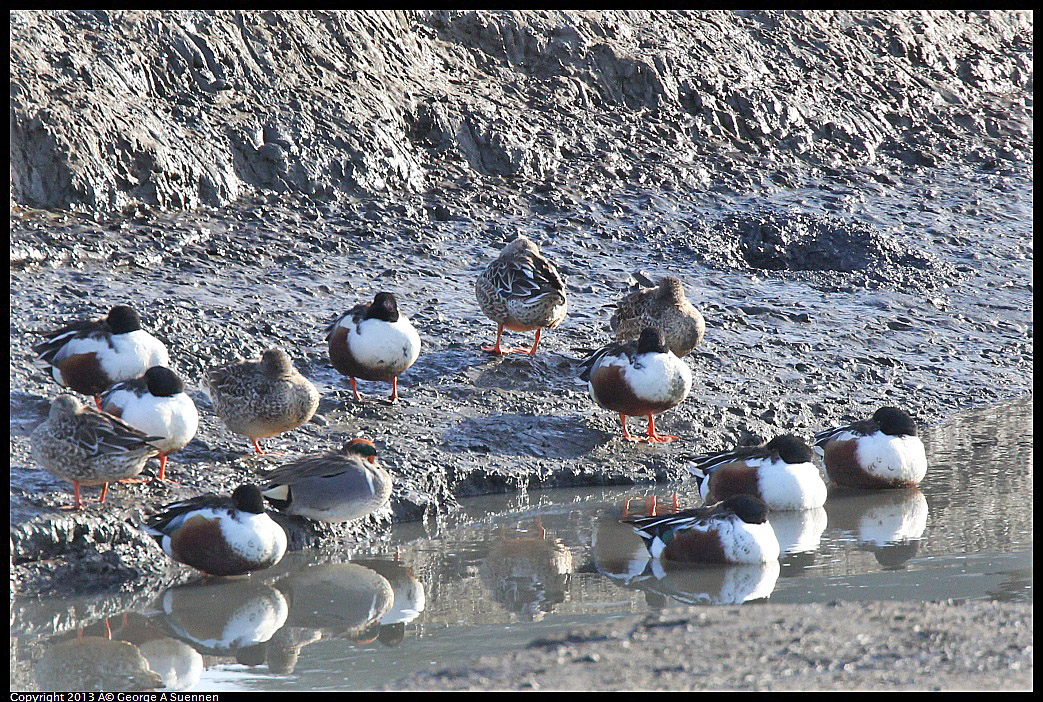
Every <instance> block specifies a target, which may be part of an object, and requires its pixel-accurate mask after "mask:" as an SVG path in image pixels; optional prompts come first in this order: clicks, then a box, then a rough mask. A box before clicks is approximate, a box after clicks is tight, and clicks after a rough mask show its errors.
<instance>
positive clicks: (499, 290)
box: [474, 236, 569, 356]
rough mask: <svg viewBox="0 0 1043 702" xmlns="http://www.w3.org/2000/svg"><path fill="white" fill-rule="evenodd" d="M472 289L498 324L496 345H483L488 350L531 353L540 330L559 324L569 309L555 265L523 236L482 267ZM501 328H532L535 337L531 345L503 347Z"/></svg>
mask: <svg viewBox="0 0 1043 702" xmlns="http://www.w3.org/2000/svg"><path fill="white" fill-rule="evenodd" d="M474 291H475V294H476V295H477V297H478V305H479V306H480V307H481V308H482V312H483V313H484V314H485V316H486V317H488V318H489V319H491V320H493V321H494V322H496V324H497V330H496V345H495V346H483V347H482V351H487V352H489V353H497V354H509V353H526V354H529V355H530V356H531V355H534V354H535V353H536V347H537V346H539V345H540V334H542V333H543V330H544V329H553V328H554V327H556V326H558V325H559V324H561V322H562V320H563V319H565V315H566V314H568V310H569V304H568V300H567V299H566V297H565V281H564V280H563V279H562V277H561V275H560V274H559V273H558V269H557V267H556V266H555V265H554V264H553V263H551V262H550V260H548V259H547V258H546V257H544V256H543V255H542V254H540V250H539V248H537V246H536V244H534V243H532V241H531V240H530V239H528V238H527V237H524V236H519V237H518V238H517V239H515V240H514V241H512V242H511V243H510V244H508V245H507V246H506V247H504V249H503V251H501V252H500V256H499V258H497V259H496V260H495V261H493V262H492V263H490V264H489V265H488V266H487V267H486V269H485V270H484V271H482V273H481V275H479V276H478V280H477V281H476V282H475V286H474ZM504 329H507V330H509V331H517V332H527V331H532V330H533V329H535V330H536V340H535V342H533V344H532V348H531V349H512V348H503V347H501V346H500V339H501V337H502V336H503V330H504Z"/></svg>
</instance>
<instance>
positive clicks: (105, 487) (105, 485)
mask: <svg viewBox="0 0 1043 702" xmlns="http://www.w3.org/2000/svg"><path fill="white" fill-rule="evenodd" d="M108 494H109V484H108V483H102V484H101V497H99V498H98V502H104V501H105V496H106V495H108Z"/></svg>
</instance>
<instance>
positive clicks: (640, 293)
mask: <svg viewBox="0 0 1043 702" xmlns="http://www.w3.org/2000/svg"><path fill="white" fill-rule="evenodd" d="M609 326H610V327H611V329H612V331H613V332H614V333H615V335H616V339H618V340H620V341H628V340H630V339H636V338H637V337H638V336H640V334H641V331H642V330H643V329H644V328H645V327H655V328H656V329H658V330H659V331H661V332H663V336H664V337H665V339H666V346H667V348H669V349H670V350H671V351H672V352H673V354H674V355H675V356H677V357H678V358H681V357H682V356H685V355H687V354H688V353H690V352H691V351H692V349H694V348H695V347H696V346H698V345H699V344H700V343H701V342H702V340H703V337H704V336H705V335H706V321H705V320H704V319H703V316H702V315H701V314H699V310H697V309H695V307H693V306H692V303H690V302H689V301H688V298H687V297H685V294H684V286H682V285H681V281H680V280H678V279H677V278H663V279H662V280H660V281H659V284H658V285H657V286H655V287H654V288H644V289H642V290H637V291H635V292H632V293H630V294H629V295H627V296H626V297H624V298H623V299H622V300H620V301H619V304H618V305H617V306H616V311H615V313H614V314H613V315H612V319H611V320H610V321H609Z"/></svg>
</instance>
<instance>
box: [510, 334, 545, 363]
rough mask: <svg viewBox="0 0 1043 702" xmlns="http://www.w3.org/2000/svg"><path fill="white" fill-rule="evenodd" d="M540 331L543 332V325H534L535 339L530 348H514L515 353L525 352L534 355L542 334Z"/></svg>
mask: <svg viewBox="0 0 1043 702" xmlns="http://www.w3.org/2000/svg"><path fill="white" fill-rule="evenodd" d="M542 333H543V327H536V341H534V342H533V344H532V348H531V349H529V350H527V351H526V350H524V349H514V352H515V353H526V354H529V355H530V356H535V355H536V347H537V346H539V345H540V334H542Z"/></svg>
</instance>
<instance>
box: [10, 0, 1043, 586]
mask: <svg viewBox="0 0 1043 702" xmlns="http://www.w3.org/2000/svg"><path fill="white" fill-rule="evenodd" d="M1026 61H1027V63H1026ZM797 66H799V67H800V70H799V71H798V70H795V67H797ZM11 70H12V84H13V85H12V101H11V104H12V151H11V167H12V177H13V183H12V198H13V200H14V201H15V202H16V203H17V206H16V207H14V208H13V209H12V214H11V227H12V233H11V257H12V267H11V305H12V311H11V354H12V362H11V367H10V381H11V400H10V407H11V462H12V471H11V503H12V507H11V524H12V542H13V561H14V566H15V567H14V569H13V573H12V578H13V580H14V583H15V585H16V586H17V587H18V589H19V591H21V592H24V593H27V594H31V593H40V592H72V591H86V590H90V589H96V588H122V589H125V590H128V591H129V590H133V589H136V588H138V587H141V586H142V585H143V583H146V582H147V583H149V586H150V587H152V586H157V587H158V586H159V585H160V584H166V583H169V582H171V581H173V580H176V579H178V578H185V577H189V575H188V574H187V572H186V571H184V570H176V569H172V567H171V565H170V563H169V562H168V561H167V560H166V559H165V558H164V557H162V556H161V555H160V554H159V552H158V550H157V549H156V548H155V547H154V545H153V544H151V543H149V542H147V541H146V540H145V539H144V538H143V537H142V536H141V535H140V533H139V532H138V531H137V530H136V529H135V528H133V525H135V524H137V523H139V522H140V521H141V519H142V518H143V516H145V515H147V514H150V513H152V511H154V510H155V509H156V508H157V507H158V506H159V505H161V504H163V503H165V502H168V501H171V500H174V499H177V498H179V497H183V496H189V495H193V494H196V493H198V492H203V491H211V490H212V491H225V492H227V491H229V490H231V489H232V487H234V485H236V484H237V483H239V482H242V481H244V480H253V479H256V475H257V473H258V472H259V471H260V469H262V468H270V467H273V466H275V465H278V464H279V462H280V461H281V460H282V459H279V458H265V457H260V458H259V457H254V456H252V455H250V454H249V452H248V449H249V447H248V446H247V444H246V442H245V441H244V440H242V439H241V438H240V437H236V436H234V435H232V434H230V433H229V432H228V431H227V430H226V429H225V428H224V426H223V425H222V424H221V423H220V421H219V420H218V419H217V418H216V417H215V416H214V415H213V412H212V408H211V405H210V402H209V399H208V397H207V395H206V392H205V389H204V387H205V386H204V378H205V372H206V369H207V368H208V367H210V366H213V365H217V364H221V363H225V362H228V361H231V360H233V359H235V358H236V357H239V356H242V357H254V356H256V355H258V354H259V353H260V351H262V350H263V349H264V348H267V347H270V346H273V345H278V346H281V347H283V348H285V349H286V350H287V351H288V352H289V353H290V354H291V356H292V357H293V358H294V359H295V361H296V362H297V365H298V368H299V369H300V370H301V371H302V372H303V373H304V374H305V375H306V376H307V377H309V378H310V379H311V380H312V381H313V382H315V383H316V385H317V386H318V387H319V389H320V392H321V393H322V398H323V399H322V402H321V404H320V407H319V416H318V417H317V418H316V419H315V420H314V421H313V422H312V423H310V424H308V425H306V426H305V427H302V428H301V429H299V430H297V431H295V432H292V433H290V434H287V435H284V436H282V437H279V438H278V439H276V440H272V441H270V442H268V445H269V447H270V448H272V449H275V450H279V451H284V452H286V453H287V454H288V456H290V457H293V456H296V455H298V454H304V453H310V452H317V451H322V450H325V449H327V448H329V447H330V446H333V445H336V444H338V443H340V442H342V441H343V440H344V439H345V438H347V437H351V436H357V435H361V436H366V437H368V438H371V439H373V440H375V441H376V443H377V445H378V447H379V449H380V452H381V456H382V457H383V460H384V462H385V463H386V464H387V465H388V466H389V467H390V468H391V469H392V471H393V473H394V475H395V477H396V487H395V492H394V495H393V500H392V510H391V514H389V515H381V516H380V517H379V518H373V519H370V520H366V521H364V522H361V523H357V524H352V525H349V526H337V527H328V526H318V525H314V524H308V523H306V522H303V521H293V522H289V521H288V522H287V526H288V528H289V531H290V535H291V542H292V544H293V546H294V547H297V548H299V547H303V546H306V545H314V544H318V543H326V544H341V543H351V542H353V541H354V540H355V539H356V538H359V537H363V536H366V535H372V534H375V533H379V531H380V530H381V529H382V528H383V525H384V524H386V522H387V520H388V519H396V520H415V519H421V518H437V514H438V513H439V512H444V511H446V510H451V509H452V508H453V505H454V502H455V499H456V498H457V497H460V496H466V495H472V494H478V493H483V492H496V491H515V490H520V489H524V488H542V487H554V486H567V485H586V484H608V483H623V484H625V483H630V482H649V481H664V480H673V479H679V478H680V477H681V476H683V475H684V465H685V462H686V460H687V459H688V458H690V457H691V456H694V455H697V454H699V453H702V452H705V451H708V450H715V449H718V448H722V447H724V446H725V445H727V444H729V443H733V442H736V441H748V440H751V439H753V438H757V437H761V438H767V437H769V436H772V435H774V434H776V433H779V432H781V431H783V430H787V431H797V432H799V433H803V434H805V435H809V434H810V433H811V432H813V431H816V430H818V429H821V428H823V427H825V426H828V425H830V424H833V423H835V422H838V421H841V420H846V419H851V418H855V417H858V416H861V415H864V414H868V413H870V412H871V411H872V410H873V409H875V407H876V406H879V405H880V404H882V403H885V402H886V403H889V404H898V405H902V406H905V407H907V408H908V409H909V410H910V411H911V412H912V413H913V414H914V415H915V416H916V417H917V419H918V420H919V421H921V422H923V423H926V424H935V423H938V422H940V421H942V420H943V419H944V418H945V417H946V416H948V415H949V414H951V413H952V412H954V411H956V410H958V409H962V408H966V407H968V406H975V405H984V404H990V403H993V402H998V401H1001V400H1005V399H1009V398H1012V397H1017V396H1020V395H1022V394H1025V393H1027V392H1029V391H1030V388H1031V377H1032V376H1031V364H1032V320H1031V299H1032V277H1031V263H1032V248H1031V234H1030V232H1031V228H1032V227H1031V221H1032V209H1031V186H1032V177H1031V154H1032V152H1031V149H1032V141H1031V134H1030V130H1031V104H1032V103H1031V16H1030V15H1022V14H1011V13H989V14H981V15H979V14H964V13H945V14H939V13H933V14H929V15H920V14H872V13H869V14H847V13H831V14H823V15H810V16H801V15H794V14H787V13H739V14H731V13H707V14H694V15H683V14H653V13H636V14H620V13H578V14H577V13H531V14H530V13H525V14H518V13H456V12H450V13H419V14H403V15H396V14H379V15H357V14H352V13H344V14H296V13H246V14H239V13H216V14H210V13H198V12H174V13H135V12H128V13H121V12H115V13H106V12H57V13H49V14H43V13H14V14H13V15H12V68H11ZM222 81H223V82H222ZM754 98H756V99H754ZM771 115H775V116H774V117H772V116H771ZM871 116H872V118H870V117H871ZM845 125H846V126H845ZM40 207H48V208H71V209H49V210H44V209H38V208H40ZM183 208H190V209H183ZM517 233H525V234H527V235H528V236H530V237H531V238H533V239H534V240H536V241H537V242H538V243H539V244H540V245H541V246H542V247H543V248H544V250H545V252H546V253H547V254H548V255H549V256H550V257H551V258H553V259H554V260H556V261H557V262H558V263H559V265H560V267H561V269H562V271H563V272H564V273H565V274H566V276H567V277H568V286H569V287H568V292H569V295H570V310H571V311H570V315H569V317H568V318H567V319H566V321H565V323H564V324H563V325H562V326H561V327H560V328H559V329H556V330H554V331H553V332H551V333H550V334H548V335H545V337H544V339H545V340H544V341H543V342H542V343H541V347H540V354H539V355H537V356H536V357H535V358H534V359H531V360H530V359H523V358H505V359H494V358H489V357H488V356H486V355H484V354H482V353H480V352H479V351H478V347H479V346H480V345H481V344H483V343H489V342H490V341H491V340H492V336H493V334H494V333H495V327H494V326H493V325H492V323H491V322H489V320H487V319H485V318H484V317H482V315H481V313H480V312H479V310H478V308H477V304H476V302H475V300H474V294H473V283H474V279H475V276H476V275H477V273H478V271H479V270H480V269H481V267H482V266H484V265H485V264H486V263H487V262H488V261H489V260H491V258H492V257H494V256H495V254H496V252H497V251H498V249H499V248H500V247H501V246H502V245H503V243H504V242H505V241H506V240H508V239H510V238H511V237H513V236H514V235H515V234H517ZM638 269H641V270H644V271H645V272H646V273H647V274H649V275H651V276H653V277H655V276H658V275H666V274H672V275H677V276H679V277H680V278H681V279H682V280H683V281H684V282H685V285H686V287H687V289H688V291H689V297H690V298H691V299H692V301H693V303H694V304H695V305H696V306H697V307H699V308H700V309H701V311H702V312H703V314H704V316H705V317H706V319H707V327H708V328H707V337H706V341H705V343H704V344H703V346H701V347H700V348H699V349H697V350H696V352H695V353H694V354H692V356H691V357H690V358H689V361H688V362H689V363H690V364H691V366H692V368H693V371H694V374H695V378H696V383H695V386H694V388H693V393H692V395H691V396H690V397H689V399H688V400H687V401H686V402H685V403H683V404H682V405H681V406H680V407H678V408H677V409H675V410H672V411H671V412H668V413H666V414H664V415H663V416H662V420H661V424H662V426H663V430H664V431H668V432H669V433H672V434H677V435H680V436H682V437H683V439H684V440H683V441H681V442H679V443H677V444H673V445H669V446H659V447H647V446H631V445H629V444H626V442H624V441H622V440H621V439H620V438H619V437H618V436H617V433H618V426H617V423H616V418H615V417H613V416H611V415H610V414H609V413H606V412H604V411H601V410H599V409H597V408H595V407H594V405H593V404H592V402H591V401H590V399H589V397H587V395H586V392H585V389H584V387H583V386H581V385H579V384H577V383H576V382H575V380H574V374H575V367H576V362H577V360H578V359H579V358H581V357H582V355H583V354H584V353H585V352H586V351H587V350H590V349H593V348H595V347H596V346H598V345H600V344H602V343H604V342H605V341H607V339H608V337H607V333H606V328H607V322H608V318H609V316H610V314H611V305H612V304H613V303H614V301H615V300H616V299H617V298H618V297H619V296H620V295H621V294H622V293H623V292H624V291H625V290H626V289H627V287H628V285H629V284H630V274H631V273H632V272H633V271H635V270H638ZM379 290H393V291H394V292H395V293H396V295H397V296H398V297H399V299H400V300H401V306H402V309H403V310H404V311H405V312H406V313H407V314H409V316H410V317H411V319H412V320H413V322H414V324H415V325H416V326H417V328H418V330H419V331H420V334H421V336H422V339H423V343H424V347H423V349H422V353H421V356H420V359H419V360H418V361H417V363H416V365H415V366H414V367H413V368H412V369H410V370H409V371H408V372H407V373H406V374H405V375H404V376H403V377H402V393H401V394H402V400H401V401H400V402H399V403H398V404H397V405H395V406H391V405H389V404H387V403H386V402H384V401H382V399H381V398H382V396H385V395H386V394H387V393H388V391H389V388H388V387H387V386H386V385H382V384H377V383H363V384H362V391H363V393H364V394H366V395H367V397H368V399H369V400H370V401H369V402H367V403H365V404H362V405H359V404H357V403H356V402H355V401H354V400H353V398H352V397H351V393H350V389H349V387H348V386H347V384H346V382H344V379H343V378H341V377H340V376H339V375H338V374H337V373H336V372H335V371H334V370H333V369H332V368H331V367H330V365H329V361H328V358H327V354H326V349H325V345H324V341H323V330H324V328H325V326H326V325H327V324H329V323H330V322H331V321H333V320H334V319H335V318H336V317H337V316H338V315H340V314H341V313H342V312H344V311H345V310H346V309H347V308H349V307H350V306H352V305H353V304H355V303H356V302H358V301H360V300H362V299H366V298H371V297H372V295H373V294H374V293H375V292H377V291H379ZM126 302H130V303H132V304H134V305H135V307H137V308H138V309H139V310H140V311H141V312H142V315H143V317H144V319H145V324H146V326H147V327H148V328H149V329H150V330H151V331H152V332H153V333H154V334H155V335H156V336H158V337H159V338H160V339H162V340H163V341H164V342H165V343H166V344H167V346H168V348H169V349H170V352H171V357H172V361H173V365H174V367H175V369H176V370H177V371H178V372H179V373H180V374H182V375H183V376H184V377H185V378H186V379H187V385H188V392H189V394H190V395H191V396H192V397H193V399H194V400H195V401H196V403H197V405H198V406H199V408H200V414H201V423H200V429H199V433H198V434H197V436H196V439H195V440H194V441H193V442H192V443H191V444H190V445H189V446H188V447H187V448H186V449H185V450H183V451H182V452H180V453H179V454H177V455H175V456H174V457H173V458H172V461H171V466H170V471H171V476H172V477H173V479H174V480H177V481H178V482H179V485H176V486H173V485H159V484H155V483H151V484H147V485H142V486H122V485H121V486H119V487H118V489H116V490H113V491H112V492H111V494H110V496H109V498H108V500H107V502H106V504H105V505H97V504H91V505H90V506H89V507H88V509H86V510H85V511H84V512H83V513H82V514H78V515H68V514H67V513H61V512H58V511H56V509H55V507H56V506H57V505H60V504H63V503H66V502H68V500H69V496H68V485H66V484H63V483H61V482H60V481H58V480H56V479H54V478H53V477H52V476H50V475H49V474H48V473H46V472H44V471H41V470H39V469H38V468H37V467H35V466H34V465H32V463H31V461H30V460H29V452H28V436H29V434H30V433H31V431H32V429H33V428H34V427H35V426H36V425H37V424H38V423H39V422H41V421H42V420H43V419H44V417H45V415H46V408H47V406H48V403H49V401H50V399H51V398H53V397H54V395H55V394H56V392H57V388H56V386H55V385H53V384H52V383H50V382H49V381H48V380H47V379H46V377H45V376H44V375H42V374H41V373H40V372H39V371H36V370H34V369H33V368H32V364H31V356H32V354H31V351H30V347H31V345H32V344H33V343H34V341H36V340H37V338H38V337H37V336H35V332H38V331H41V330H47V329H53V328H56V327H58V326H60V325H61V323H62V322H63V320H66V319H69V318H75V317H80V316H98V315H101V314H103V313H104V311H105V310H107V309H108V307H109V306H110V305H112V304H116V303H126ZM508 343H515V342H514V340H513V339H508ZM519 343H523V342H522V341H521V340H520V338H519ZM95 494H96V493H93V492H88V496H89V497H92V496H94V495H95Z"/></svg>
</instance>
